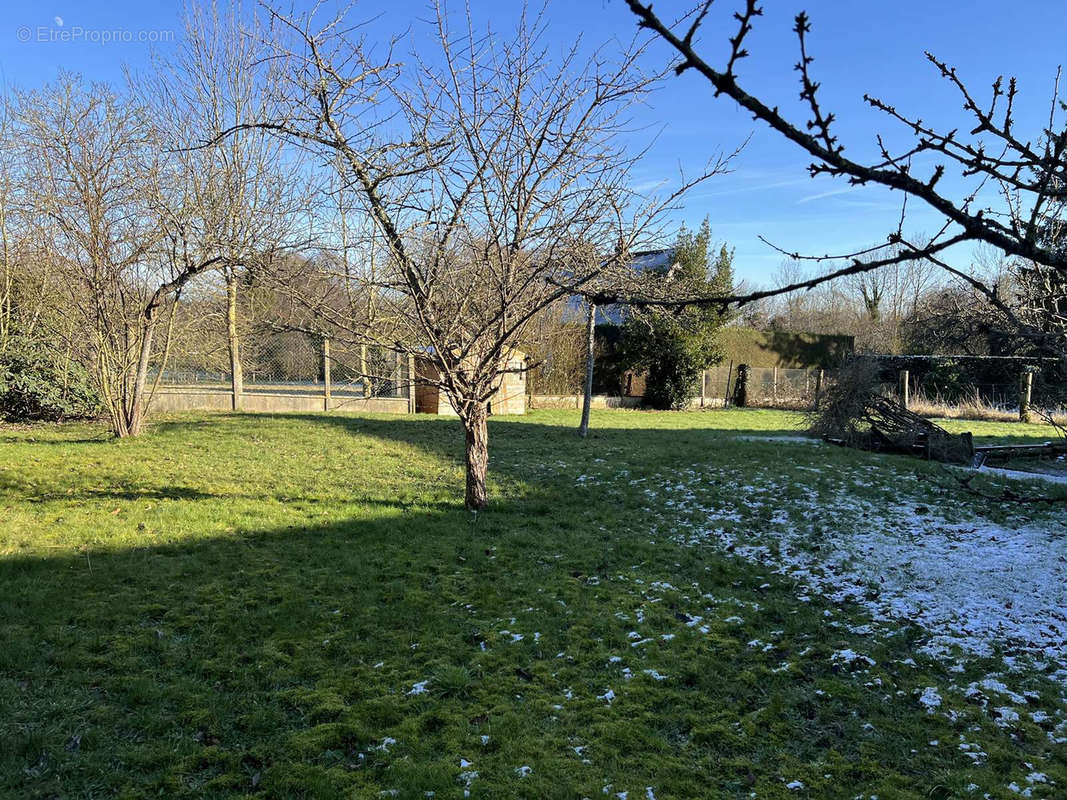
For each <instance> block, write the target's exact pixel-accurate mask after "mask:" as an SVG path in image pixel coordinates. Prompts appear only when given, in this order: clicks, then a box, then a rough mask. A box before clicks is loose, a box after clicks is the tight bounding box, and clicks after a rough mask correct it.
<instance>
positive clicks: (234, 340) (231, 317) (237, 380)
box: [226, 270, 244, 411]
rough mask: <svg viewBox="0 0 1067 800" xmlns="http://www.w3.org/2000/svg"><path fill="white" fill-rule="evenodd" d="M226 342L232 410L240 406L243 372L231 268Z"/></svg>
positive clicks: (235, 295) (227, 284) (235, 284)
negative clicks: (228, 351)
mask: <svg viewBox="0 0 1067 800" xmlns="http://www.w3.org/2000/svg"><path fill="white" fill-rule="evenodd" d="M226 343H227V345H228V346H229V349H230V389H231V391H232V393H233V410H234V411H236V410H237V409H239V408H240V407H241V394H242V393H243V392H244V373H243V372H242V371H241V350H240V342H239V341H238V337H237V276H236V275H235V274H234V272H233V271H232V270H228V271H227V272H226Z"/></svg>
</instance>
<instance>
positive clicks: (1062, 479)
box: [979, 467, 1067, 484]
mask: <svg viewBox="0 0 1067 800" xmlns="http://www.w3.org/2000/svg"><path fill="white" fill-rule="evenodd" d="M979 472H983V473H987V474H990V475H996V476H997V477H999V478H1011V479H1012V480H1017V481H1034V480H1037V481H1047V482H1049V483H1062V484H1067V475H1053V474H1051V473H1048V472H1025V471H1023V470H1021V469H1002V468H1001V467H982V468H981V469H980V470H979Z"/></svg>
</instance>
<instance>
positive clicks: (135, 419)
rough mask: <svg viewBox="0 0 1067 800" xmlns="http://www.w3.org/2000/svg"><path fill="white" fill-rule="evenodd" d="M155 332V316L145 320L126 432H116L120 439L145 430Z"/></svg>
mask: <svg viewBox="0 0 1067 800" xmlns="http://www.w3.org/2000/svg"><path fill="white" fill-rule="evenodd" d="M155 331H156V320H155V315H154V314H153V315H150V316H147V317H146V318H145V321H144V326H143V328H142V331H141V353H140V357H139V358H138V359H137V374H136V376H135V377H134V380H133V394H132V396H131V397H130V399H129V406H128V409H129V410H128V412H127V415H126V419H127V421H126V425H125V426H124V428H125V430H118V431H115V433H116V434H118V435H119V436H120V437H123V436H137V435H139V434H140V433H141V431H142V429H143V428H144V418H145V413H146V412H147V410H148V409H147V405H148V404H147V403H146V402H145V386H146V385H147V384H148V362H149V359H150V358H151V357H152V338H153V335H154V334H155Z"/></svg>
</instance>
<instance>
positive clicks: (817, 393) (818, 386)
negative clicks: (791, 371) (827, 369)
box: [815, 369, 822, 411]
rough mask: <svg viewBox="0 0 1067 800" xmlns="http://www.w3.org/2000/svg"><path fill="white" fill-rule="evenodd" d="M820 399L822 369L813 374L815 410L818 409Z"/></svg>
mask: <svg viewBox="0 0 1067 800" xmlns="http://www.w3.org/2000/svg"><path fill="white" fill-rule="evenodd" d="M820 399H822V370H821V369H820V370H819V372H818V374H816V376H815V410H816V411H818V410H819V400H820Z"/></svg>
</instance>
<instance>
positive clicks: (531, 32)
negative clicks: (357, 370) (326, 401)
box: [223, 7, 724, 510]
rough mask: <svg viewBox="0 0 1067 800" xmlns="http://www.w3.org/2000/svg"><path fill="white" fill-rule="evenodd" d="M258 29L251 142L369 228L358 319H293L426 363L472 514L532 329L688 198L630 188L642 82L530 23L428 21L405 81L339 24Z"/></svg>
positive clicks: (291, 23) (321, 305) (441, 16)
mask: <svg viewBox="0 0 1067 800" xmlns="http://www.w3.org/2000/svg"><path fill="white" fill-rule="evenodd" d="M273 20H274V24H275V28H276V38H275V40H274V42H273V43H272V50H271V52H270V53H268V54H265V55H264V58H269V59H270V60H271V61H272V62H273V63H285V65H286V69H285V72H286V74H287V75H288V79H289V80H288V83H287V84H286V85H285V86H284V90H283V91H282V92H281V93H280V94H279V96H278V98H277V101H278V102H277V105H276V109H275V114H274V116H273V117H271V118H266V119H262V120H261V121H259V122H258V123H257V124H256V126H255V127H258V128H260V129H262V130H268V131H272V132H274V133H276V134H278V135H281V136H284V137H286V138H287V139H289V140H290V141H292V142H294V143H297V144H299V145H300V146H301V147H303V148H305V149H307V150H310V151H312V152H313V153H315V154H317V155H318V156H319V157H320V159H321V161H322V163H324V164H329V165H330V166H332V167H333V168H334V169H336V170H337V172H338V175H339V176H340V178H341V187H340V188H339V190H338V191H340V192H344V193H345V194H346V196H347V198H348V201H350V202H343V203H342V204H341V205H342V207H346V206H349V207H352V208H353V210H357V211H360V212H362V213H363V214H365V215H366V217H367V218H368V219H369V220H370V221H371V222H372V230H370V231H369V232H367V234H366V235H365V236H364V237H363V242H362V245H363V246H362V250H361V253H362V258H363V261H364V264H365V265H369V264H371V263H372V262H373V263H374V265H375V266H374V269H373V270H369V269H363V270H358V271H353V270H351V269H346V270H345V271H344V275H343V277H344V279H345V280H346V281H349V282H353V281H354V282H356V283H357V284H358V288H359V290H358V291H356V292H354V294H355V295H356V296H357V297H359V298H362V302H361V308H362V310H361V312H360V313H358V314H352V313H351V312H350V310H345V311H343V312H342V311H341V310H340V309H339V308H338V307H337V304H336V303H334V302H325V301H317V299H316V297H315V296H310V297H305V298H303V302H304V303H305V305H306V306H307V307H309V308H314V309H315V310H316V311H317V312H318V318H319V320H320V324H322V325H324V326H328V327H329V328H330V329H332V330H333V331H334V333H335V335H338V334H340V333H344V334H347V336H348V337H349V338H350V341H351V342H352V343H363V344H367V345H372V346H376V347H381V348H386V349H389V350H391V351H392V352H394V353H397V354H398V355H402V356H418V357H420V358H421V359H424V360H425V361H426V362H428V363H429V364H430V366H431V368H430V369H428V370H426V371H425V372H424V373H423V374H421V375H420V376H419V378H418V379H419V380H420V381H423V382H428V383H432V384H434V385H436V386H438V387H439V388H440V389H441V390H442V391H443V392H444V393H445V395H446V396H447V398H448V400H449V401H450V403H451V406H452V408H453V409H455V411H456V413H457V414H458V416H459V419H460V421H461V423H462V425H463V429H464V433H465V439H466V474H467V480H466V495H465V502H466V506H467V507H468V508H470V509H471V510H478V509H482V508H484V507H485V506H486V504H487V502H488V493H487V488H486V475H487V469H488V458H489V456H488V427H487V417H488V414H489V407H490V403H491V401H492V398H493V397H494V395H495V393H496V392H497V391H498V390H499V387H500V385H501V380H502V378H503V376H504V375H506V374H508V372H509V371H514V370H516V369H525V368H521V367H514V366H510V365H511V364H512V363H513V356H514V353H515V351H516V350H517V349H518V348H519V346H520V345H521V343H522V341H523V337H524V334H525V332H526V331H527V329H528V327H529V326H530V325H531V321H532V320H533V319H534V318H535V317H536V316H537V315H538V313H539V312H541V311H542V310H543V309H545V308H546V307H548V306H550V305H551V304H553V303H555V302H557V301H558V300H560V299H562V298H564V297H567V296H568V295H571V294H574V293H576V292H579V291H581V290H582V289H583V287H586V286H588V285H590V284H592V283H593V282H594V281H596V280H597V279H598V278H600V277H601V276H603V275H605V274H607V273H608V272H610V270H611V269H612V268H613V266H614V265H616V264H618V263H620V262H621V261H623V260H624V259H625V258H626V253H627V252H628V251H629V250H630V249H631V248H632V246H633V245H634V243H635V242H636V241H637V240H638V239H639V238H642V237H648V236H650V235H654V234H655V226H656V225H657V223H658V221H659V220H660V219H661V217H662V214H663V212H664V211H665V210H666V209H667V208H668V207H670V205H671V204H672V203H673V202H674V201H675V199H676V198H677V197H678V196H680V194H681V192H682V191H683V190H684V188H685V186H688V185H691V184H692V183H693V182H695V181H689V182H684V185H683V187H682V188H680V189H678V190H677V191H676V192H674V193H673V194H671V195H670V196H669V197H666V198H662V199H660V200H656V201H648V200H646V199H643V198H640V197H638V196H637V195H636V194H635V193H634V192H633V190H632V189H631V188H630V183H631V181H630V171H631V167H632V166H633V164H634V163H635V161H636V159H637V158H638V155H636V154H628V153H627V152H626V151H625V150H624V148H623V143H622V138H623V137H622V134H623V133H624V132H626V131H627V129H628V126H629V118H628V110H629V109H630V107H631V106H632V104H633V103H634V102H636V101H638V100H640V99H641V98H642V97H643V96H644V95H645V94H646V93H647V92H648V91H649V90H650V88H651V87H652V85H653V83H654V79H655V76H645V75H642V74H640V73H639V72H638V71H637V69H636V63H635V62H636V60H637V57H638V54H639V52H640V48H639V47H633V48H630V49H628V50H626V51H624V52H623V53H622V54H621V55H619V56H618V57H611V58H609V57H608V56H607V54H606V51H598V52H594V53H592V54H591V55H588V56H586V57H583V56H582V55H581V51H580V48H579V46H578V45H575V47H574V48H573V49H571V50H570V51H569V52H566V53H564V55H563V56H562V57H561V58H559V59H555V58H552V57H550V55H549V53H548V51H547V49H546V48H545V47H544V46H543V45H542V44H541V42H540V35H541V31H542V29H543V25H542V21H541V20H540V18H537V17H534V18H528V17H527V16H525V15H524V16H523V18H522V20H521V21H520V23H519V25H518V28H517V30H516V32H515V35H514V36H512V37H507V38H502V37H499V36H497V35H495V34H494V33H491V32H489V33H485V34H478V33H476V32H475V26H474V23H473V21H472V20H471V19H470V18H469V17H468V18H467V20H466V23H467V24H466V26H465V27H464V29H463V30H462V31H460V33H459V34H458V35H457V34H455V33H453V32H452V31H450V30H449V18H448V16H447V15H446V14H445V12H444V10H443V9H442V8H441V7H438V8H437V16H436V33H437V37H436V38H437V43H438V46H439V53H437V54H436V55H437V56H438V57H437V59H436V60H435V61H434V62H432V63H431V62H430V61H426V60H420V59H419V58H418V57H417V56H413V64H412V66H411V67H410V68H408V69H407V70H401V69H400V68H399V66H398V64H397V63H396V62H394V61H393V60H392V58H391V56H390V55H386V56H385V57H383V58H380V59H374V58H372V57H371V55H370V51H369V50H368V47H367V45H366V42H365V41H363V40H362V39H360V38H357V36H356V33H357V32H356V31H354V29H353V28H352V26H351V25H350V23H347V22H346V21H345V19H344V17H339V18H336V19H334V20H331V21H330V22H329V23H328V24H326V25H325V26H322V27H314V20H313V18H311V17H302V18H296V17H292V16H286V15H284V14H281V13H275V14H274V15H273ZM246 127H248V126H244V125H237V126H234V127H233V128H231V129H230V130H228V131H224V132H223V135H224V136H225V135H232V134H233V133H235V132H236V131H238V130H240V129H242V128H246ZM723 166H724V160H723V159H719V160H717V162H716V163H715V164H713V165H711V166H710V167H709V169H707V170H706V171H705V172H704V173H702V174H701V175H700V176H698V178H697V179H702V178H704V177H706V176H707V175H708V174H711V173H713V172H715V171H717V170H720V169H722V168H723ZM344 249H345V250H346V251H347V250H348V249H349V248H348V247H347V246H346V247H345V248H344ZM337 277H338V278H340V277H341V275H340V274H339V275H338V276H337ZM325 296H327V295H323V297H325Z"/></svg>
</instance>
